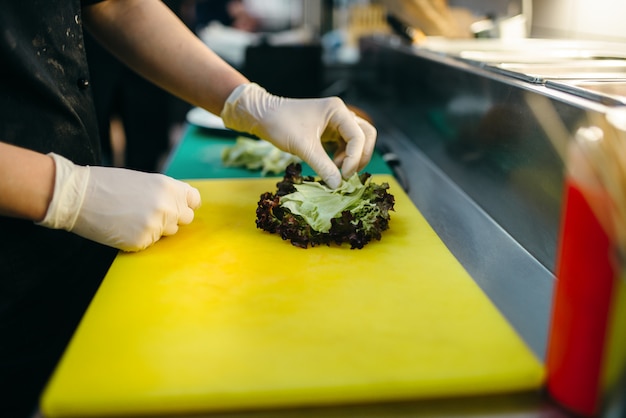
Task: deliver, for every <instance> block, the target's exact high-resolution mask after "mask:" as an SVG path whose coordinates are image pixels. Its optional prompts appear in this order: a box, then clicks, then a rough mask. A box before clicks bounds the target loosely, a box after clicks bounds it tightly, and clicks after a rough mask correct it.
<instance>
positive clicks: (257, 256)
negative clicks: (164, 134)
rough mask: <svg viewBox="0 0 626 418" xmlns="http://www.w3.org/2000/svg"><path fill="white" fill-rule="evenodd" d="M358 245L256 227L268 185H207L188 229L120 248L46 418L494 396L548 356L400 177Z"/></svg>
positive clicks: (539, 378) (526, 381) (48, 398)
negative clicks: (323, 242)
mask: <svg viewBox="0 0 626 418" xmlns="http://www.w3.org/2000/svg"><path fill="white" fill-rule="evenodd" d="M373 180H374V181H376V182H383V181H386V182H388V183H389V184H390V185H391V188H390V192H391V193H392V194H394V195H395V196H396V211H395V212H393V213H392V215H391V216H392V217H391V222H390V229H389V230H387V231H385V233H384V234H383V237H382V240H381V241H374V242H372V243H370V244H368V245H367V246H366V247H365V248H364V249H362V250H351V249H350V248H349V246H342V247H338V246H330V247H327V246H322V247H315V248H309V249H306V250H305V249H300V248H296V247H294V246H292V245H291V244H290V243H289V242H287V241H283V240H281V239H280V237H278V236H276V235H271V234H269V233H267V232H264V231H261V230H259V229H256V227H255V224H254V219H255V215H254V213H255V208H256V203H257V201H258V197H259V195H260V194H261V193H263V192H266V191H274V190H275V183H276V182H277V181H278V179H277V178H269V179H229V180H202V181H193V182H191V183H192V184H193V185H194V186H196V187H198V189H199V190H200V192H201V194H202V197H203V205H202V207H201V208H200V209H198V210H197V212H196V219H195V220H194V222H193V223H192V224H191V225H188V226H183V227H181V229H180V231H179V233H178V234H176V235H174V236H172V237H166V238H164V239H162V240H160V241H159V242H157V243H156V244H155V245H154V246H153V247H151V248H149V249H147V250H145V251H143V252H139V253H132V254H128V253H123V254H120V255H119V256H118V257H117V258H116V260H115V262H114V263H113V265H112V267H111V269H110V271H109V273H108V275H107V277H106V278H105V280H104V282H103V283H102V286H101V288H100V289H99V290H98V292H97V294H96V296H95V298H94V300H93V302H92V304H91V305H90V307H89V309H88V311H87V312H86V314H85V316H84V318H83V320H82V322H81V324H80V326H79V328H78V330H77V332H76V334H75V335H74V337H73V339H72V341H71V343H70V345H69V347H68V349H67V351H66V352H65V354H64V356H63V358H62V360H61V362H60V364H59V366H58V368H57V370H56V371H55V373H54V375H53V377H52V379H51V381H50V382H49V385H48V387H47V389H46V391H45V393H44V396H43V398H42V411H43V414H44V415H45V416H46V417H48V418H54V417H70V416H74V417H78V416H80V417H88V416H96V415H97V416H116V415H131V414H151V413H153V414H154V413H159V414H168V413H171V414H188V413H195V412H211V411H232V410H240V409H243V410H245V409H258V408H280V407H288V406H299V405H324V404H342V403H355V402H368V403H369V402H376V401H387V400H396V399H426V398H440V397H453V396H461V395H478V394H497V393H506V392H514V391H525V390H534V389H538V388H540V387H541V385H542V382H543V377H544V370H543V366H542V364H541V363H540V362H539V361H538V360H537V359H536V358H535V357H534V355H533V354H532V353H531V351H530V350H529V349H528V348H527V346H526V345H525V344H524V342H523V341H522V339H521V338H519V336H518V335H517V334H516V333H515V331H514V330H513V328H512V327H511V326H509V324H508V323H507V322H506V321H505V319H504V317H503V316H502V315H501V314H500V313H499V312H498V310H497V309H496V308H495V307H494V305H493V304H492V303H491V302H490V301H489V299H488V298H487V297H486V296H485V295H484V294H483V293H482V291H481V290H480V288H479V287H478V286H477V285H476V284H475V282H474V281H473V280H472V278H471V277H469V275H468V274H467V273H466V272H465V270H464V269H463V267H462V266H461V265H460V264H459V263H458V262H457V260H456V259H455V258H454V257H453V255H452V254H451V253H450V252H449V251H448V249H447V248H446V247H445V245H444V244H443V243H442V242H441V240H440V239H439V237H438V236H437V235H436V233H435V232H434V231H433V230H432V229H431V228H430V226H429V225H428V223H427V222H426V221H425V219H424V218H423V217H422V215H421V214H420V212H419V211H418V210H417V209H416V208H415V206H414V205H413V204H412V202H411V201H410V200H409V198H408V196H407V195H406V194H405V193H404V192H403V191H402V189H401V188H400V186H399V185H398V184H397V183H396V181H395V180H394V179H393V177H391V176H389V175H376V176H374V178H373Z"/></svg>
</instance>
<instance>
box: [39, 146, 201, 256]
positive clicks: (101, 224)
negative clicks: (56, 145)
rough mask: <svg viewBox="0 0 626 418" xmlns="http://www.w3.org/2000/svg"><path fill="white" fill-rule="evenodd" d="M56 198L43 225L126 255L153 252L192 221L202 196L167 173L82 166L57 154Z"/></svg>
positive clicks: (54, 197) (54, 195) (53, 155)
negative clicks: (151, 248)
mask: <svg viewBox="0 0 626 418" xmlns="http://www.w3.org/2000/svg"><path fill="white" fill-rule="evenodd" d="M49 155H50V156H51V157H52V158H53V159H54V162H55V165H56V176H55V181H54V193H53V197H52V201H51V202H50V205H49V206H48V211H47V213H46V216H45V217H44V219H43V220H42V221H41V222H39V224H40V225H42V226H45V227H48V228H53V229H65V230H67V231H71V232H73V233H75V234H77V235H80V236H81V237H84V238H87V239H90V240H92V241H96V242H99V243H101V244H105V245H108V246H111V247H115V248H119V249H121V250H125V251H138V250H142V249H145V248H147V247H149V246H150V245H152V244H154V243H155V242H156V241H158V240H159V239H160V238H161V236H163V235H173V234H175V233H176V232H177V231H178V225H184V224H188V223H190V222H191V221H192V220H193V217H194V211H193V210H194V209H196V208H198V207H199V206H200V193H199V192H198V190H196V189H195V188H193V187H191V186H190V185H189V184H187V183H183V182H181V181H178V180H175V179H173V178H171V177H167V176H165V175H163V174H153V173H143V172H139V171H133V170H127V169H123V168H113V167H90V166H79V165H76V164H74V163H72V162H71V161H69V160H68V159H66V158H64V157H61V156H60V155H57V154H53V153H51V154H49Z"/></svg>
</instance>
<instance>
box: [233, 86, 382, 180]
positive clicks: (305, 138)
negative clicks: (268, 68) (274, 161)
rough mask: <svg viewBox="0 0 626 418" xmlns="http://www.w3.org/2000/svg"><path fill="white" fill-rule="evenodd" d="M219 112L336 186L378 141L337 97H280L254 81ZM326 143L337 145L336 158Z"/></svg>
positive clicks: (366, 159)
mask: <svg viewBox="0 0 626 418" xmlns="http://www.w3.org/2000/svg"><path fill="white" fill-rule="evenodd" d="M221 117H222V119H223V121H224V125H225V126H226V127H228V128H230V129H234V130H236V131H240V132H248V133H251V134H253V135H256V136H257V137H259V138H262V139H265V140H267V141H269V142H271V143H272V144H274V145H275V146H276V147H278V148H280V149H281V150H283V151H286V152H289V153H291V154H294V155H297V156H298V157H300V158H302V160H304V161H305V162H307V163H308V164H309V165H310V166H311V168H313V170H315V172H316V173H317V174H319V175H320V177H321V178H322V180H324V181H325V182H326V184H328V186H329V187H332V188H336V187H338V186H339V185H340V184H341V175H343V177H344V178H349V177H351V176H352V174H354V173H355V172H356V171H358V170H361V169H363V168H364V167H365V166H366V165H367V163H368V162H369V161H370V159H371V158H372V153H373V152H374V145H375V142H376V129H375V128H374V127H373V126H372V125H371V124H369V123H368V122H367V121H365V120H364V119H361V118H359V117H358V116H356V115H355V114H354V113H352V112H351V111H350V110H349V109H348V108H347V107H346V105H345V104H344V103H343V101H342V100H341V99H340V98H338V97H328V98H322V99H290V98H284V97H278V96H275V95H272V94H270V93H268V92H267V91H266V90H265V89H263V88H262V87H260V86H259V85H257V84H255V83H249V84H242V85H240V86H238V87H237V88H236V89H235V90H234V91H233V92H232V93H231V94H230V97H229V98H228V100H227V101H226V104H225V105H224V109H223V110H222V114H221ZM324 145H330V146H332V147H333V148H334V150H333V159H334V163H333V161H332V160H331V159H330V157H329V156H328V154H327V152H326V150H325V149H324ZM338 166H341V174H340V172H339V169H338V168H337V167H338Z"/></svg>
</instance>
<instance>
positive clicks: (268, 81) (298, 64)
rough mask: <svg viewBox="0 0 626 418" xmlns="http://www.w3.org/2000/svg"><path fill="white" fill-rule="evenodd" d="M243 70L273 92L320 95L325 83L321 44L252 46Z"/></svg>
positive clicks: (250, 77) (285, 94)
mask: <svg viewBox="0 0 626 418" xmlns="http://www.w3.org/2000/svg"><path fill="white" fill-rule="evenodd" d="M242 73H243V74H244V75H245V76H246V77H248V78H249V79H250V80H251V81H254V82H256V83H258V84H260V85H261V86H263V87H265V88H266V89H267V91H269V92H270V93H273V94H276V95H279V96H290V97H298V98H304V97H319V95H320V92H321V89H322V82H323V67H322V46H321V45H320V44H297V45H270V44H268V43H267V42H261V43H260V44H259V45H255V46H249V47H248V48H247V49H246V57H245V63H244V67H243V68H242Z"/></svg>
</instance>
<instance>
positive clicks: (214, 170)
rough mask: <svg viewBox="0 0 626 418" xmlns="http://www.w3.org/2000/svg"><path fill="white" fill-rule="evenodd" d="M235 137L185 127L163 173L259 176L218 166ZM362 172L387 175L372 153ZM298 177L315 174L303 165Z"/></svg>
mask: <svg viewBox="0 0 626 418" xmlns="http://www.w3.org/2000/svg"><path fill="white" fill-rule="evenodd" d="M235 138H236V134H235V133H234V132H233V131H227V130H220V129H207V128H203V127H199V126H195V125H189V127H188V128H187V130H186V131H185V134H184V135H183V138H182V140H181V141H180V143H179V144H178V146H177V147H176V149H174V151H173V152H172V155H171V158H170V160H169V161H168V163H167V164H166V167H165V170H164V172H165V174H167V175H169V176H172V177H174V178H178V179H206V178H258V177H262V176H261V171H260V170H256V171H253V170H248V169H246V168H243V167H225V166H224V165H223V164H222V159H221V157H222V150H223V149H224V148H226V147H230V146H233V145H235ZM365 171H368V172H369V173H372V174H374V173H375V174H391V171H390V169H389V167H388V166H387V164H386V163H385V161H384V160H383V158H382V156H381V155H380V154H378V153H374V155H373V156H372V159H371V161H370V163H369V164H368V165H367V167H366V168H365ZM302 174H303V175H305V176H310V175H315V172H314V171H313V170H312V169H311V168H310V167H309V166H308V165H306V164H303V165H302Z"/></svg>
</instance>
